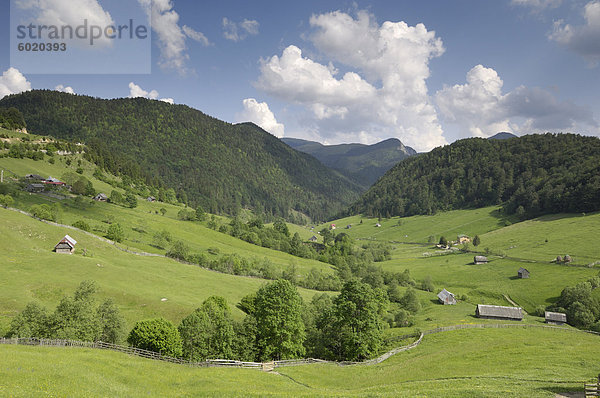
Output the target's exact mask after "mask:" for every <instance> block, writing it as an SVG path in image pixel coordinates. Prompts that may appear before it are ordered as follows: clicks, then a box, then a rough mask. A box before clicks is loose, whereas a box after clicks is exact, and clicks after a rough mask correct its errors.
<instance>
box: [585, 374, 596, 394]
mask: <svg viewBox="0 0 600 398" xmlns="http://www.w3.org/2000/svg"><path fill="white" fill-rule="evenodd" d="M583 389H584V391H585V398H589V397H600V375H598V378H596V380H594V381H592V382H589V383H584V384H583Z"/></svg>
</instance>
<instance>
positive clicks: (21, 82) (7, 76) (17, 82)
mask: <svg viewBox="0 0 600 398" xmlns="http://www.w3.org/2000/svg"><path fill="white" fill-rule="evenodd" d="M29 90H31V83H29V82H28V81H27V78H26V77H25V76H23V74H22V73H21V72H19V70H18V69H16V68H8V69H7V70H5V71H4V72H3V73H2V76H0V98H3V97H5V96H7V95H10V94H18V93H22V92H23V91H29Z"/></svg>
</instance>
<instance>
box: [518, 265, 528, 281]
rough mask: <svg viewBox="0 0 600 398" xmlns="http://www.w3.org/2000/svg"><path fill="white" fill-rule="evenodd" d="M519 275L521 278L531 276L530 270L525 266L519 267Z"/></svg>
mask: <svg viewBox="0 0 600 398" xmlns="http://www.w3.org/2000/svg"><path fill="white" fill-rule="evenodd" d="M517 275H518V276H519V278H521V279H527V278H529V271H527V270H526V269H525V268H523V267H521V268H519V270H518V271H517Z"/></svg>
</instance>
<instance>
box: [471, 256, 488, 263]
mask: <svg viewBox="0 0 600 398" xmlns="http://www.w3.org/2000/svg"><path fill="white" fill-rule="evenodd" d="M473 262H474V263H475V264H487V263H488V258H487V257H486V256H475V257H473Z"/></svg>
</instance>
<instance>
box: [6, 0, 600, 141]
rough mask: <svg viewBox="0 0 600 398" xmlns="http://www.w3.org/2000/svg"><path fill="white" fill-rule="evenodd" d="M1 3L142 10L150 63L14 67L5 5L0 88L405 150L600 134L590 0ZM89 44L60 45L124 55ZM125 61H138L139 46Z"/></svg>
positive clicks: (23, 7) (60, 9)
mask: <svg viewBox="0 0 600 398" xmlns="http://www.w3.org/2000/svg"><path fill="white" fill-rule="evenodd" d="M10 3H11V7H12V12H13V19H14V15H16V13H17V12H18V13H21V14H24V15H29V16H30V17H31V18H33V19H34V20H35V21H38V22H44V23H46V24H50V23H54V22H55V21H58V22H56V23H57V24H58V23H59V22H61V23H69V24H76V23H77V22H76V21H78V20H81V19H83V18H84V17H85V18H90V19H91V20H94V21H97V22H98V23H99V24H102V23H105V24H109V23H110V22H116V23H120V21H122V20H126V19H128V18H131V17H133V18H135V19H136V21H137V20H141V23H147V22H150V21H151V22H152V29H151V30H152V42H151V43H148V44H149V45H151V49H152V54H151V60H150V64H151V65H150V66H151V73H150V74H115V71H114V70H112V69H111V68H110V67H107V68H106V70H104V71H102V74H82V71H81V70H79V71H78V72H79V73H65V74H44V73H45V71H47V70H49V68H50V65H49V64H45V63H44V62H48V61H44V59H43V58H41V59H40V61H39V62H37V63H36V62H31V63H29V65H27V66H21V69H23V71H21V70H19V67H18V66H19V65H16V64H15V62H14V58H13V63H12V64H11V57H10V54H11V52H10V50H11V40H10V37H11V33H14V32H13V31H12V30H11V27H10V22H11V19H10V17H9V14H10V13H9V2H6V1H5V2H2V4H1V5H0V15H1V17H0V18H1V20H0V22H1V23H0V26H1V27H0V34H1V35H2V39H1V40H0V52H1V54H2V56H1V57H0V72H4V73H3V75H2V77H0V96H3V95H6V94H10V93H15V92H20V91H23V90H27V89H38V88H47V89H55V88H57V87H58V89H61V90H63V91H64V90H66V91H69V92H71V91H72V92H74V93H77V94H85V95H92V96H97V97H103V98H116V97H128V96H146V97H149V98H152V99H158V100H160V99H162V100H165V101H169V102H173V103H175V104H186V105H189V106H191V107H194V108H197V109H199V110H201V111H203V112H205V113H207V114H209V115H212V116H215V117H217V118H220V119H222V120H226V121H229V122H240V121H246V120H250V121H253V122H255V123H257V124H259V125H261V126H262V127H263V128H265V129H266V130H267V131H269V132H271V133H272V134H274V135H277V136H289V137H300V138H307V139H313V140H317V141H320V142H325V143H340V142H364V143H374V142H377V141H379V140H382V139H386V138H390V137H396V138H399V139H400V140H401V141H403V142H404V143H405V144H407V145H410V146H413V147H414V148H415V149H417V150H420V151H424V150H430V149H432V148H433V147H435V146H439V145H444V144H447V143H451V142H453V141H455V140H456V139H460V138H466V137H473V136H481V137H486V136H490V135H493V134H495V133H497V132H498V131H511V132H514V133H516V134H519V135H522V134H528V133H540V132H545V131H551V132H577V133H581V134H586V135H596V136H598V135H600V127H599V122H600V97H599V96H598V95H597V93H598V92H600V79H599V72H600V67H599V66H598V62H599V61H600V1H598V0H591V1H590V0H587V1H586V0H583V1H578V0H572V1H567V0H562V1H561V0H506V1H480V0H475V1H467V0H452V1H441V0H440V1H427V0H423V1H418V2H416V1H372V2H367V1H304V2H293V3H292V2H277V1H254V2H241V1H219V2H198V1H191V0H171V1H169V0H154V1H153V2H152V1H151V0H126V1H117V0H78V1H75V0H11V2H10ZM75 3H78V4H77V7H74V4H75ZM28 13H29V14H28ZM144 19H146V20H144ZM13 22H14V21H13ZM13 46H14V42H13ZM109 47H110V45H109ZM90 51H92V52H94V54H91V53H90V55H89V57H88V56H81V55H80V54H79V53H77V52H76V51H75V52H72V53H71V56H73V57H75V58H76V61H82V60H85V59H87V60H88V61H89V60H92V59H102V60H110V61H111V62H112V66H115V67H117V66H121V65H122V64H125V62H126V60H127V59H129V58H132V57H131V56H130V55H131V54H132V50H131V48H129V49H127V48H125V47H121V46H119V45H115V46H113V47H110V48H109V49H107V48H103V47H102V46H96V47H94V48H93V49H91V50H90ZM128 56H129V58H128ZM94 57H98V58H94ZM88 58H89V59H88ZM133 58H134V60H138V61H144V62H145V59H144V58H143V51H141V52H140V54H139V55H137V56H136V57H133ZM98 62H99V61H97V62H95V64H96V65H97V64H98ZM21 65H22V64H21ZM33 65H35V66H36V68H33V70H31V71H30V70H28V69H31V68H28V67H29V66H33ZM65 65H66V66H65V69H64V70H65V71H67V72H72V70H71V69H72V67H73V66H74V65H76V66H78V65H79V64H78V63H77V62H75V61H74V60H73V59H72V60H71V61H70V62H69V63H66V64H65ZM67 66H68V67H67ZM11 67H12V68H11ZM69 67H71V69H70V68H69ZM116 69H118V68H116ZM116 69H115V70H116ZM142 69H143V68H139V70H140V71H142ZM85 71H86V70H85V68H84V70H83V72H85ZM33 72H36V73H33ZM94 72H97V70H94Z"/></svg>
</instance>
